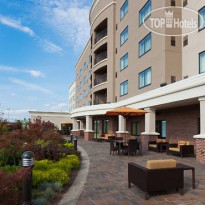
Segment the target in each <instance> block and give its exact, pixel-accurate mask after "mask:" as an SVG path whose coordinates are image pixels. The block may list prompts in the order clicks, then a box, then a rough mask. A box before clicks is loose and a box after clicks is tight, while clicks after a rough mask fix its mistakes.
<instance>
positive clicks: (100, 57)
mask: <svg viewBox="0 0 205 205" xmlns="http://www.w3.org/2000/svg"><path fill="white" fill-rule="evenodd" d="M106 58H107V51H104V52H102V53H100V54H97V55H96V56H95V65H96V64H97V63H99V62H100V61H102V60H104V59H106Z"/></svg>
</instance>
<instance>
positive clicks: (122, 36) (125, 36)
mask: <svg viewBox="0 0 205 205" xmlns="http://www.w3.org/2000/svg"><path fill="white" fill-rule="evenodd" d="M127 40H128V26H127V27H126V28H125V30H124V31H123V32H122V33H121V34H120V45H121V46H122V45H123V44H124V43H125V42H126V41H127Z"/></svg>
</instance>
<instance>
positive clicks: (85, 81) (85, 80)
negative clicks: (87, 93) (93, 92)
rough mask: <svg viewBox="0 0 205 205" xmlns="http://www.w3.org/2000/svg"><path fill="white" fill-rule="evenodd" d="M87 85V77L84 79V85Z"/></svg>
mask: <svg viewBox="0 0 205 205" xmlns="http://www.w3.org/2000/svg"><path fill="white" fill-rule="evenodd" d="M86 83H87V77H86V76H85V77H84V78H83V84H86Z"/></svg>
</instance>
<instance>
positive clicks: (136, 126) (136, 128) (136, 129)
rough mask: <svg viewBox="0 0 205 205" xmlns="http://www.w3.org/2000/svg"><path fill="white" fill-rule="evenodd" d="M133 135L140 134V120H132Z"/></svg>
mask: <svg viewBox="0 0 205 205" xmlns="http://www.w3.org/2000/svg"><path fill="white" fill-rule="evenodd" d="M131 126H132V127H131V135H132V136H138V135H139V123H138V122H132V125H131Z"/></svg>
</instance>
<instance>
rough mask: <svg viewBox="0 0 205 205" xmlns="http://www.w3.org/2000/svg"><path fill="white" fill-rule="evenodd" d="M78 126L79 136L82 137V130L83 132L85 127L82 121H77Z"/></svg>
mask: <svg viewBox="0 0 205 205" xmlns="http://www.w3.org/2000/svg"><path fill="white" fill-rule="evenodd" d="M79 124H80V136H81V137H83V136H84V130H85V126H84V124H85V123H84V121H83V120H79Z"/></svg>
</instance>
